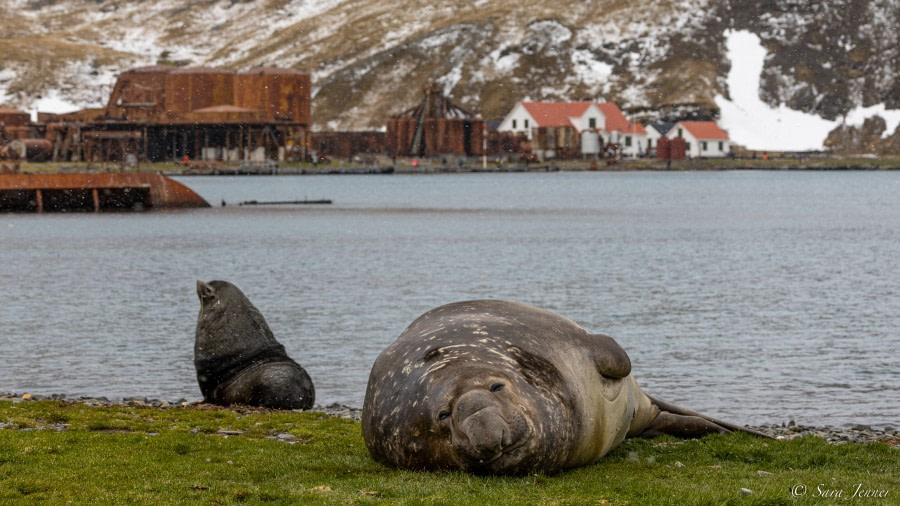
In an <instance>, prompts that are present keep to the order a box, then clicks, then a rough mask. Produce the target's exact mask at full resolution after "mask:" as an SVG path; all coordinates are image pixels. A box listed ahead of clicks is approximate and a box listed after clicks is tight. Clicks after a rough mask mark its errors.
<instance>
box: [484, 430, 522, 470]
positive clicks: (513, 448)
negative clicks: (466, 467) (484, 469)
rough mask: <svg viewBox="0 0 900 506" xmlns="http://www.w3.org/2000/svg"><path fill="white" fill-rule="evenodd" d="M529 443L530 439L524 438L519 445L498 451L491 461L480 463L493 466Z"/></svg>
mask: <svg viewBox="0 0 900 506" xmlns="http://www.w3.org/2000/svg"><path fill="white" fill-rule="evenodd" d="M527 443H528V437H527V436H526V437H524V438H522V439H521V440H520V441H519V442H518V443H515V444H513V445H511V446H507V447H506V448H502V449H500V451H498V452H497V453H496V454H494V455H493V456H492V457H490V458H489V459H487V460H479V461H478V463H479V464H480V465H483V466H489V465H491V464H493V463H494V462H496V461H497V460H499V459H500V458H501V457H503V456H504V455H507V454H509V453H512V452H514V451H516V450H518V449H519V448H521V447H523V446H525V445H526V444H527Z"/></svg>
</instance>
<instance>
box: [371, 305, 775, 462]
mask: <svg viewBox="0 0 900 506" xmlns="http://www.w3.org/2000/svg"><path fill="white" fill-rule="evenodd" d="M362 430H363V438H364V440H365V442H366V446H367V447H368V449H369V452H370V453H371V455H372V457H373V458H374V459H375V460H377V461H379V462H381V463H384V464H387V465H390V466H394V467H399V468H406V469H425V470H441V469H450V470H452V469H457V470H465V471H469V472H474V473H479V474H526V473H532V472H542V473H547V474H553V473H556V472H558V471H560V470H563V469H568V468H572V467H577V466H583V465H587V464H591V463H593V462H595V461H597V459H599V458H600V457H602V456H603V455H605V454H606V453H608V452H609V451H610V450H612V449H613V448H615V447H616V446H617V445H619V444H620V443H621V442H622V441H623V440H624V439H625V438H626V437H636V436H641V437H651V436H655V435H659V434H672V435H676V436H682V437H699V436H703V435H706V434H710V433H727V432H730V431H735V430H740V431H746V432H752V431H748V430H746V429H742V428H740V427H738V426H735V425H733V424H730V423H727V422H722V421H718V420H715V419H712V418H709V417H706V416H704V415H700V414H698V413H695V412H693V411H690V410H686V409H683V408H679V407H677V406H674V405H671V404H668V403H665V402H662V401H659V400H656V399H654V398H652V397H649V396H647V395H646V394H644V392H642V391H641V389H640V387H638V384H637V382H636V381H635V380H634V378H633V377H632V376H631V361H630V359H629V358H628V355H627V354H626V353H625V351H624V350H623V349H622V348H621V347H620V346H619V345H618V343H616V342H615V341H614V340H613V339H612V338H611V337H608V336H605V335H601V334H589V333H587V332H585V331H584V330H583V329H582V328H581V327H579V326H578V325H577V324H575V323H574V322H572V321H571V320H569V319H567V318H564V317H562V316H560V315H558V314H555V313H553V312H550V311H547V310H543V309H539V308H536V307H532V306H528V305H525V304H519V303H514V302H505V301H488V300H483V301H467V302H457V303H453V304H448V305H446V306H441V307H439V308H437V309H433V310H431V311H429V312H427V313H425V314H424V315H422V316H420V317H419V318H418V319H417V320H415V321H414V322H413V323H412V324H411V325H410V326H409V327H408V328H407V329H406V330H405V331H404V332H403V333H402V334H401V335H400V337H399V338H397V340H396V341H395V342H394V343H392V344H391V345H390V346H389V347H388V348H387V349H385V350H384V352H382V353H381V355H380V356H379V357H378V359H377V360H376V361H375V364H374V365H373V367H372V372H371V374H370V376H369V383H368V387H367V389H366V397H365V401H364V404H363V412H362ZM754 434H756V435H759V436H763V435H762V434H760V433H754ZM763 437H765V436H763Z"/></svg>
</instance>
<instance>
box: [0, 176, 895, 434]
mask: <svg viewBox="0 0 900 506" xmlns="http://www.w3.org/2000/svg"><path fill="white" fill-rule="evenodd" d="M177 179H178V180H179V181H181V182H182V183H184V184H186V185H188V186H189V187H191V188H192V189H194V190H195V191H197V192H198V193H200V194H201V195H202V196H203V197H205V198H206V199H207V200H208V201H209V202H210V203H211V204H213V206H214V207H212V208H209V209H196V210H180V211H150V212H144V213H123V214H105V213H104V214H93V213H73V214H43V215H34V214H31V215H29V214H3V215H0V283H2V291H0V329H2V330H0V391H6V392H16V393H19V394H21V393H25V392H31V393H41V394H53V393H65V394H67V395H68V396H69V397H70V398H71V397H77V396H79V395H84V396H107V397H109V398H111V399H116V398H121V397H126V396H148V397H155V398H160V399H167V400H176V399H179V398H185V399H188V400H191V401H194V400H200V398H201V395H200V392H199V388H198V387H197V381H196V375H195V371H194V366H193V339H194V328H195V325H196V318H197V312H198V310H199V302H198V300H197V296H196V293H195V283H196V280H197V279H202V280H212V279H224V280H228V281H231V282H232V283H234V284H236V285H237V286H238V287H239V288H241V290H243V291H244V293H245V294H246V295H247V296H248V297H249V298H250V300H251V301H252V302H253V303H254V304H255V305H256V306H257V307H258V308H259V309H260V310H261V311H262V313H263V315H264V316H265V317H266V319H267V320H268V322H269V325H270V326H271V328H272V330H273V332H274V333H275V336H276V338H278V339H279V340H280V341H281V343H282V344H284V345H285V347H286V349H287V351H288V353H289V354H290V355H291V356H292V357H293V358H295V359H296V360H297V361H298V362H300V363H301V364H302V365H303V366H304V367H305V368H306V369H307V370H308V371H309V373H310V375H311V376H312V378H313V380H314V382H315V384H316V392H317V403H319V404H323V405H325V404H330V403H334V402H338V403H342V404H348V405H351V406H357V407H359V406H361V405H362V399H363V395H364V393H365V387H366V381H367V379H368V374H369V370H370V367H371V364H372V362H373V361H374V360H375V357H376V356H377V355H378V353H379V352H380V351H381V350H382V349H384V347H385V346H387V345H388V344H389V343H390V342H391V341H392V340H394V339H395V338H396V337H397V336H398V335H399V334H400V333H401V332H402V331H403V329H404V328H405V327H406V326H407V325H408V324H409V323H410V322H412V321H413V320H414V319H415V318H416V317H418V316H419V315H420V314H422V313H423V312H425V311H427V310H429V309H431V308H433V307H436V306H438V305H441V304H445V303H448V302H453V301H458V300H465V299H481V298H490V299H507V300H516V301H520V302H525V303H529V304H533V305H536V306H540V307H543V308H547V309H550V310H553V311H556V312H558V313H560V314H562V315H564V316H567V317H569V318H571V319H572V320H574V321H576V322H577V323H579V324H580V325H582V326H583V327H584V328H585V329H587V330H588V331H589V332H602V333H606V334H609V335H611V336H613V337H614V338H616V339H617V340H618V342H619V343H620V344H621V345H622V346H623V347H624V348H625V350H626V351H628V353H629V355H630V356H631V359H632V363H633V373H634V375H635V376H636V377H637V379H638V381H639V383H640V384H641V385H642V387H643V388H644V389H645V390H646V391H647V392H648V393H650V394H651V395H655V396H658V397H660V398H663V399H666V400H668V401H670V402H675V403H677V404H681V405H684V406H686V407H689V408H692V409H694V410H697V411H701V412H704V413H707V414H710V415H713V416H716V417H719V418H724V419H729V420H732V421H735V422H737V423H741V424H744V423H748V424H762V423H770V422H782V421H787V420H795V421H796V422H797V423H802V424H811V425H835V426H842V425H849V424H856V423H862V424H870V425H875V426H881V425H893V426H895V427H896V426H898V425H900V402H898V400H900V394H898V386H900V355H898V351H897V350H898V348H900V336H898V330H900V173H897V172H752V171H746V172H745V171H740V172H738V171H735V172H672V173H670V172H559V173H523V174H494V173H492V174H442V175H390V176H367V175H360V176H355V175H328V176H244V177H202V176H195V177H178V178H177ZM303 199H332V200H333V201H334V204H332V205H327V206H312V205H306V206H304V205H268V206H266V205H261V206H241V205H238V203H239V202H241V201H248V200H258V201H284V200H303ZM223 203H224V204H226V205H224V206H223V205H222V204H223Z"/></svg>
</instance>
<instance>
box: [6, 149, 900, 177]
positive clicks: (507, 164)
mask: <svg viewBox="0 0 900 506" xmlns="http://www.w3.org/2000/svg"><path fill="white" fill-rule="evenodd" d="M895 170H900V156H897V155H885V156H871V155H843V156H838V155H827V154H815V155H813V154H810V155H806V156H803V157H802V158H801V157H799V156H798V155H796V154H784V155H777V156H776V155H773V156H771V157H770V158H768V159H766V160H763V159H761V158H751V157H749V156H741V157H735V158H695V159H685V160H672V161H671V163H667V161H666V160H661V159H656V158H636V159H632V158H629V159H623V160H616V161H612V160H610V161H608V160H606V159H599V160H587V159H564V160H555V159H554V160H545V161H542V162H538V161H534V162H525V161H522V160H498V159H497V157H496V156H495V157H493V159H490V160H488V161H487V163H486V164H485V163H484V161H483V160H482V159H481V158H473V157H455V156H453V157H445V158H432V159H427V158H423V159H413V158H404V157H400V158H390V157H386V156H384V155H374V156H373V157H372V158H369V159H365V160H363V159H350V160H348V159H333V160H331V161H330V162H323V163H319V164H312V163H310V162H289V161H287V162H286V161H281V162H275V161H272V162H270V163H248V164H237V163H232V162H222V161H199V160H198V161H192V162H190V163H189V164H188V165H185V164H184V163H182V162H178V161H167V162H143V163H139V164H137V165H133V166H126V165H124V164H121V163H114V162H103V163H89V162H19V163H17V164H16V165H15V171H16V172H18V173H22V174H26V173H27V174H41V173H62V174H65V173H76V172H87V173H104V172H152V173H161V174H164V175H166V176H216V175H220V176H241V175H259V176H262V175H303V176H315V175H392V174H404V175H413V174H421V175H429V174H474V173H526V172H644V171H651V172H652V171H659V172H719V171H786V172H810V171H812V172H818V171H895Z"/></svg>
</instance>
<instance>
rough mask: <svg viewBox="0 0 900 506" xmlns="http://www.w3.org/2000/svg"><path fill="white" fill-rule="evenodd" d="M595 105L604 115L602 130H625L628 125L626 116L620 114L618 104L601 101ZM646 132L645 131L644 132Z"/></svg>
mask: <svg viewBox="0 0 900 506" xmlns="http://www.w3.org/2000/svg"><path fill="white" fill-rule="evenodd" d="M597 107H598V108H599V109H600V112H602V113H603V115H604V116H606V125H604V127H603V128H604V130H606V131H607V132H612V131H614V130H623V131H624V130H625V128H626V127H628V118H626V117H625V115H624V114H622V110H621V109H619V106H617V105H616V104H614V103H612V102H601V103H599V104H597ZM645 133H646V132H645Z"/></svg>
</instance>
